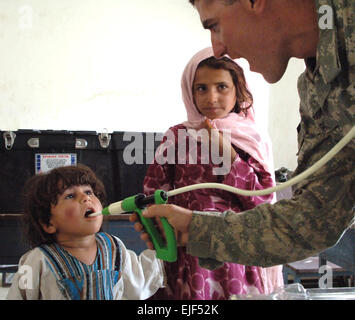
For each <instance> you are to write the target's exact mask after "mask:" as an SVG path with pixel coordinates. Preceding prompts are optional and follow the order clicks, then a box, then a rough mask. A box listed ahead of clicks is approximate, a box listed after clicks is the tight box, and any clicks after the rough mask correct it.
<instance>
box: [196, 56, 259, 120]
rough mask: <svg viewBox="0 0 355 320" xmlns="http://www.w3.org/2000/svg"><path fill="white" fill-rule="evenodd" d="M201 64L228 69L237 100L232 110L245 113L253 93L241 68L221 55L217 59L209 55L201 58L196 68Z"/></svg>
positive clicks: (251, 103) (251, 101)
mask: <svg viewBox="0 0 355 320" xmlns="http://www.w3.org/2000/svg"><path fill="white" fill-rule="evenodd" d="M203 66H207V67H209V68H213V69H224V70H226V71H229V73H230V75H231V77H232V79H233V84H234V86H235V89H236V96H237V101H236V103H235V106H234V109H233V112H235V113H240V112H243V113H244V114H245V115H247V114H248V109H249V108H250V107H251V106H252V105H253V95H252V94H251V92H250V91H249V90H248V88H247V85H246V80H245V76H244V71H243V69H242V68H241V67H240V66H239V65H238V64H236V63H235V62H234V61H233V60H231V59H230V58H227V57H222V58H219V59H217V58H216V57H210V58H207V59H205V60H202V61H201V62H200V63H199V64H198V66H197V69H198V68H201V67H203ZM197 69H196V70H197Z"/></svg>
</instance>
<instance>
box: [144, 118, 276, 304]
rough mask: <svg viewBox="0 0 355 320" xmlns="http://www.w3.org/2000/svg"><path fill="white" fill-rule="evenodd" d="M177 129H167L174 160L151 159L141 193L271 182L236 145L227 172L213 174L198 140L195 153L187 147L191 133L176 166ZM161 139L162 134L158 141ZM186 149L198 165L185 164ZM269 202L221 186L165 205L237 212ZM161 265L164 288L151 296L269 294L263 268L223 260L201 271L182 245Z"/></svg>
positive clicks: (206, 297) (261, 185)
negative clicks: (207, 184)
mask: <svg viewBox="0 0 355 320" xmlns="http://www.w3.org/2000/svg"><path fill="white" fill-rule="evenodd" d="M179 129H180V130H186V127H185V126H184V125H182V124H180V125H177V126H174V127H172V128H170V130H171V132H173V133H174V137H175V141H173V140H171V141H170V144H169V145H170V147H171V148H175V164H168V163H167V164H162V165H160V164H158V163H157V161H156V160H155V162H154V163H153V164H152V165H150V167H149V168H148V171H147V174H146V177H145V180H144V193H145V194H147V195H148V194H152V193H153V192H154V191H155V190H156V189H163V190H166V191H168V190H172V189H176V188H180V187H184V186H188V185H193V184H196V183H203V182H218V183H224V184H227V185H230V186H234V187H236V188H240V189H245V190H258V189H265V188H268V187H272V186H273V185H274V184H273V179H272V177H271V175H270V173H268V172H267V171H265V170H264V169H263V166H261V165H260V164H259V163H258V162H257V161H256V160H255V159H254V158H252V157H251V156H249V155H248V154H246V153H245V152H243V151H241V150H240V149H238V148H237V147H235V149H236V151H237V153H238V155H237V158H236V159H235V161H234V162H233V163H232V164H231V170H230V173H229V174H227V175H225V176H220V175H214V174H213V171H212V169H213V168H214V167H216V165H214V164H212V163H211V162H210V163H209V164H201V142H197V144H196V146H197V152H196V150H189V141H188V140H189V139H191V137H187V138H186V139H187V140H186V141H185V145H186V158H185V159H186V160H187V163H186V164H184V163H183V164H179V158H178V156H179V155H178V147H177V146H178V141H177V139H178V130H179ZM165 142H166V136H165V137H164V140H163V142H162V144H164V143H165ZM179 143H181V141H179ZM165 145H167V144H165ZM192 145H193V144H192ZM161 146H162V145H161ZM189 152H196V154H197V164H189V163H188V159H189V157H188V153H189ZM165 155H167V151H166V150H165ZM180 158H181V153H180ZM180 160H181V159H180ZM271 200H272V195H268V196H261V197H244V196H239V195H236V194H234V193H229V192H227V191H223V190H219V189H200V190H195V191H191V192H186V193H183V194H180V195H176V196H174V197H170V198H169V199H168V203H173V204H176V205H179V206H181V207H185V208H189V209H191V210H197V211H217V212H223V211H226V210H230V209H231V210H233V211H235V212H241V211H245V210H248V209H251V208H254V207H255V206H257V205H259V204H261V203H264V202H269V201H271ZM216 214H218V213H216ZM164 265H165V271H166V274H167V287H166V288H163V289H160V290H159V291H158V292H157V293H156V294H155V295H154V296H153V297H152V298H151V299H196V300H209V299H213V300H219V299H229V298H230V296H231V295H233V294H246V293H251V294H257V293H268V292H267V289H266V287H267V286H268V284H267V283H266V282H267V281H266V279H265V269H264V270H263V268H261V267H256V266H244V265H240V264H235V263H224V264H223V266H222V267H220V268H218V269H216V270H208V269H204V268H201V267H200V266H199V264H198V258H197V257H193V256H190V255H188V254H187V253H186V251H185V248H183V247H179V248H178V259H177V261H176V262H174V263H168V262H165V263H164Z"/></svg>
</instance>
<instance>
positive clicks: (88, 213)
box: [85, 209, 94, 218]
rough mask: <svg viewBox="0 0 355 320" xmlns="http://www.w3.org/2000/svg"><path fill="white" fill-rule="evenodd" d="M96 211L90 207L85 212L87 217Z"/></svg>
mask: <svg viewBox="0 0 355 320" xmlns="http://www.w3.org/2000/svg"><path fill="white" fill-rule="evenodd" d="M92 213H94V211H93V210H91V209H89V210H87V211H86V212H85V218H88V217H89V216H90V214H92Z"/></svg>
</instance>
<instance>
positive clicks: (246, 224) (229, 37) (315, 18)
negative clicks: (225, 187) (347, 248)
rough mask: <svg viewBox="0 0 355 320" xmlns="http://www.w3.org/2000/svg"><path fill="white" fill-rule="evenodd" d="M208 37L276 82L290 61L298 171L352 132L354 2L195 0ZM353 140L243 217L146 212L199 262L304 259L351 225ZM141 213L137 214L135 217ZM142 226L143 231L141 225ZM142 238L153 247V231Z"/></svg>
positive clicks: (217, 49)
mask: <svg viewBox="0 0 355 320" xmlns="http://www.w3.org/2000/svg"><path fill="white" fill-rule="evenodd" d="M190 2H191V3H192V4H193V5H194V6H195V7H196V9H197V10H198V12H199V14H200V18H201V21H202V25H203V26H204V28H206V29H208V30H210V31H211V41H212V45H213V49H214V54H215V55H216V56H217V57H219V56H222V55H224V54H228V55H229V56H231V57H232V58H233V59H235V58H240V57H243V58H246V59H247V60H248V62H249V64H250V69H251V70H252V71H256V72H259V73H261V74H262V75H263V76H264V78H265V79H266V80H267V81H268V82H269V83H275V82H277V81H278V80H279V79H280V78H281V77H282V75H283V74H284V72H285V70H286V67H287V64H288V61H289V59H290V58H292V57H296V58H300V59H304V61H305V64H306V70H305V72H304V73H303V74H302V75H301V76H300V77H299V80H298V90H299V95H300V114H301V122H300V124H299V126H298V128H297V130H298V144H299V151H298V166H297V168H296V170H295V173H294V174H295V175H297V174H299V173H301V172H303V171H304V170H305V169H307V168H309V167H310V166H312V165H313V164H314V163H315V162H316V161H317V160H319V159H320V158H322V157H323V156H324V154H326V153H327V152H328V151H329V150H330V149H331V148H332V147H333V146H334V145H335V144H336V143H337V142H339V140H340V139H341V138H342V137H343V136H344V135H345V134H346V133H348V132H349V130H350V129H351V128H352V127H353V126H354V114H355V12H354V11H355V2H354V1H348V0H298V1H294V0H234V1H233V0H229V1H226V0H225V1H222V0H195V1H193V0H190ZM353 159H354V139H353V140H352V141H351V142H350V143H349V144H348V145H347V146H345V147H344V148H343V149H342V150H341V151H340V152H339V153H338V154H337V155H336V156H335V157H334V158H333V159H332V160H330V161H329V162H328V163H327V164H326V165H325V166H323V167H322V168H321V169H319V170H318V171H317V172H316V173H314V174H312V175H311V176H309V177H308V178H307V179H306V180H303V181H302V182H300V183H298V184H297V185H295V186H294V188H293V197H292V199H289V200H282V201H280V202H278V203H276V204H273V205H271V204H262V205H260V206H258V207H257V208H255V209H252V210H248V211H245V212H243V213H239V214H237V213H234V212H231V211H227V212H224V213H221V214H216V213H209V212H196V211H194V212H192V211H190V210H187V209H185V208H181V207H176V206H173V205H169V204H167V205H156V206H151V207H149V208H148V209H147V210H146V211H145V213H144V215H145V216H146V217H150V218H151V217H154V216H160V217H162V216H164V217H166V218H167V219H168V221H169V222H170V224H171V225H172V226H173V227H174V228H175V230H176V234H177V237H178V241H179V243H180V245H186V247H187V252H188V253H189V254H191V255H194V256H198V257H199V258H200V259H199V262H200V264H201V266H203V267H206V268H216V267H218V266H219V265H221V262H222V261H228V262H234V263H240V264H245V265H259V266H263V267H267V266H272V265H276V264H284V263H287V262H291V261H296V260H301V259H304V258H307V257H309V256H311V255H314V254H315V253H318V252H320V251H322V250H324V249H326V248H327V247H330V246H332V245H334V244H335V243H336V241H337V240H338V239H339V237H340V236H341V235H342V233H343V232H344V230H346V228H348V227H349V226H350V225H351V223H352V222H353V221H354V209H353V208H354V195H355V180H354V177H355V166H354V161H353ZM133 220H135V217H134V216H133V217H132V221H133ZM136 229H137V230H141V225H140V224H139V223H136ZM142 238H143V239H144V240H145V241H147V245H148V247H151V246H152V244H151V243H150V241H149V237H148V236H147V234H143V235H142Z"/></svg>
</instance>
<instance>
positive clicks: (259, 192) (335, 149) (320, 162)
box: [167, 126, 355, 197]
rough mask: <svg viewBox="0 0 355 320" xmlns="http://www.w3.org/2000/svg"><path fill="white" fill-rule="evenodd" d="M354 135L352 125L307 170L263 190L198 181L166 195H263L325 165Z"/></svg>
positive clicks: (288, 185)
mask: <svg viewBox="0 0 355 320" xmlns="http://www.w3.org/2000/svg"><path fill="white" fill-rule="evenodd" d="M354 137H355V126H354V127H352V129H351V130H350V131H349V132H348V133H347V134H346V135H345V136H344V137H343V138H342V139H341V140H340V141H339V142H338V143H337V144H336V145H335V146H334V147H333V148H332V149H331V150H329V151H328V153H326V154H325V155H324V156H323V158H321V159H320V160H318V161H317V162H316V163H315V164H314V165H313V166H311V167H310V168H308V169H307V170H305V171H303V172H302V173H300V174H299V175H298V176H296V177H294V178H292V179H290V180H289V181H286V182H284V183H282V184H279V185H278V186H275V187H272V188H267V189H263V190H256V191H250V190H242V189H238V188H234V187H231V186H228V185H225V184H222V183H199V184H194V185H191V186H186V187H182V188H178V189H175V190H170V191H168V192H167V194H168V197H171V196H175V195H177V194H180V193H184V192H188V191H192V190H196V189H203V188H206V189H211V188H215V189H222V190H225V191H229V192H232V193H236V194H240V195H243V196H264V195H267V194H270V193H273V192H276V191H279V190H282V189H285V188H287V187H290V186H292V185H294V184H296V183H298V182H300V181H302V180H304V179H306V178H307V177H308V176H310V175H311V174H312V173H314V172H315V171H317V170H318V169H319V168H320V167H322V166H323V165H325V164H326V163H327V162H328V161H329V160H330V159H332V158H333V157H334V156H335V155H336V154H337V153H338V152H339V151H340V150H341V149H342V148H343V147H345V146H346V145H347V144H348V143H349V142H350V141H351V140H352V139H353V138H354Z"/></svg>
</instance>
